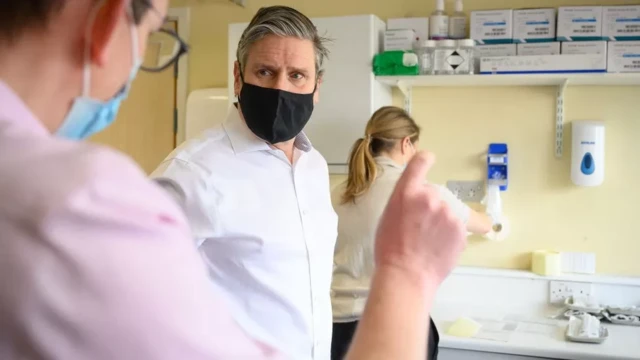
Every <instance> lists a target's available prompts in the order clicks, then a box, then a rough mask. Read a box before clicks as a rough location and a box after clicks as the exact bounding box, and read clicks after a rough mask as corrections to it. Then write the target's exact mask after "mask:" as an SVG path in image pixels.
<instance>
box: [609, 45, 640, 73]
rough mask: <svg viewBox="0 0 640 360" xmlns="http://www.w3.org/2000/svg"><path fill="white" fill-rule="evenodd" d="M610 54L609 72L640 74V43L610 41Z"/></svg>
mask: <svg viewBox="0 0 640 360" xmlns="http://www.w3.org/2000/svg"><path fill="white" fill-rule="evenodd" d="M608 53H609V58H608V64H607V66H608V67H607V71H608V72H611V73H631V72H640V41H609V49H608Z"/></svg>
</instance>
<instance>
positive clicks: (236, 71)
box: [233, 60, 242, 97]
mask: <svg viewBox="0 0 640 360" xmlns="http://www.w3.org/2000/svg"><path fill="white" fill-rule="evenodd" d="M241 88H242V79H241V78H240V63H239V62H238V61H237V60H236V61H235V62H234V63H233V94H234V95H235V96H236V97H238V96H239V95H240V89H241Z"/></svg>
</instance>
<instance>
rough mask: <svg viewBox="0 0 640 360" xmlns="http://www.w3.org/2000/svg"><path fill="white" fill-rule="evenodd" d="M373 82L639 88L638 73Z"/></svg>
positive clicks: (385, 80) (437, 77)
mask: <svg viewBox="0 0 640 360" xmlns="http://www.w3.org/2000/svg"><path fill="white" fill-rule="evenodd" d="M376 79H377V80H378V81H379V82H381V83H383V84H386V85H391V86H398V85H402V86H411V87H436V86H439V87H455V86H466V87H470V86H475V87H481V86H559V85H563V84H564V82H565V81H567V80H568V81H569V84H570V85H572V86H573V85H580V86H587V85H592V86H633V85H636V86H640V73H632V74H531V75H431V76H429V75H425V76H377V77H376Z"/></svg>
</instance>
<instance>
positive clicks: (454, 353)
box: [438, 348, 553, 360]
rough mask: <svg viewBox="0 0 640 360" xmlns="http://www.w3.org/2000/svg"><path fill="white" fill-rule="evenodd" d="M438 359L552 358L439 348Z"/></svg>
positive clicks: (498, 359) (535, 359)
mask: <svg viewBox="0 0 640 360" xmlns="http://www.w3.org/2000/svg"><path fill="white" fill-rule="evenodd" d="M438 360H553V359H549V358H540V357H530V356H521V355H511V354H499V353H490V352H482V351H471V350H459V349H448V348H440V350H439V351H438Z"/></svg>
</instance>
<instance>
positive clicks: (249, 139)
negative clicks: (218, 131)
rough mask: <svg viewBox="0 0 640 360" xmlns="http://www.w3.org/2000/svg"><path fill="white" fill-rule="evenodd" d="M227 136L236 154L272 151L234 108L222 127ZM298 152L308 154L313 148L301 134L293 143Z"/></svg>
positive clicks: (302, 133) (305, 136) (230, 110)
mask: <svg viewBox="0 0 640 360" xmlns="http://www.w3.org/2000/svg"><path fill="white" fill-rule="evenodd" d="M222 126H223V127H224V129H225V131H226V133H227V136H229V140H230V141H231V147H232V148H233V151H234V152H235V153H236V154H242V153H245V152H253V151H264V150H272V147H271V146H270V145H269V143H267V142H266V141H264V140H262V139H260V138H259V137H257V136H256V135H255V134H254V133H253V132H251V129H249V127H248V126H247V124H246V123H245V122H244V120H243V119H242V118H241V117H240V111H239V110H238V109H237V108H236V107H232V108H231V109H229V114H228V115H227V120H226V121H225V122H224V124H223V125H222ZM293 146H295V147H296V148H297V149H298V150H301V151H303V152H309V151H311V149H312V148H313V146H312V145H311V141H310V140H309V138H308V137H307V135H305V134H304V132H301V133H300V134H298V135H297V136H296V138H295V140H294V142H293Z"/></svg>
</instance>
